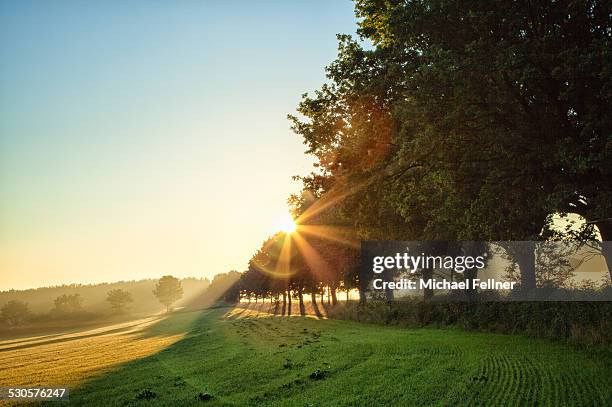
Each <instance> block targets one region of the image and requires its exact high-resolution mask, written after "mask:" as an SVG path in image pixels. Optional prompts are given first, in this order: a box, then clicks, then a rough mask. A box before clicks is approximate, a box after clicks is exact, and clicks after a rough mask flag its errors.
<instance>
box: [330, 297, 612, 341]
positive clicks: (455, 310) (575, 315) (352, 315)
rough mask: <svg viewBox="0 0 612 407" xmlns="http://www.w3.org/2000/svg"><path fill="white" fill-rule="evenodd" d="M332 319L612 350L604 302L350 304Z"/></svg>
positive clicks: (610, 313)
mask: <svg viewBox="0 0 612 407" xmlns="http://www.w3.org/2000/svg"><path fill="white" fill-rule="evenodd" d="M330 316H331V317H334V318H339V319H350V320H356V321H360V322H367V323H377V324H387V325H400V326H405V327H423V326H437V327H445V326H457V327H461V328H465V329H473V330H480V331H488V332H496V333H506V334H523V335H529V336H532V337H538V338H547V339H551V340H558V341H567V342H570V343H573V344H577V345H581V346H585V345H586V346H589V345H597V346H604V347H610V346H612V335H611V334H612V304H610V303H609V302H606V301H601V302H579V301H574V302H554V301H550V302H518V301H517V302H501V301H491V302H447V301H415V300H410V301H398V302H394V303H391V304H388V303H384V302H375V301H372V302H370V303H368V304H365V305H364V304H355V303H348V304H346V305H342V306H340V307H337V308H334V309H332V310H331V311H330Z"/></svg>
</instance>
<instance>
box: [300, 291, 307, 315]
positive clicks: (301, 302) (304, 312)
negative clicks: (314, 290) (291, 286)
mask: <svg viewBox="0 0 612 407" xmlns="http://www.w3.org/2000/svg"><path fill="white" fill-rule="evenodd" d="M298 299H299V302H300V315H304V314H306V307H304V293H303V292H302V287H300V288H299V289H298Z"/></svg>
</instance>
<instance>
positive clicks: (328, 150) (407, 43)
mask: <svg viewBox="0 0 612 407" xmlns="http://www.w3.org/2000/svg"><path fill="white" fill-rule="evenodd" d="M356 12H357V16H358V17H359V18H360V22H359V27H360V28H359V34H360V36H361V37H362V38H363V39H367V40H370V41H371V42H372V43H373V45H374V46H373V47H372V48H369V49H364V48H363V47H362V46H361V45H360V44H359V43H358V42H356V41H355V40H353V39H352V38H351V37H350V36H346V35H341V36H339V37H338V38H339V48H338V56H337V58H336V60H335V61H333V62H332V63H331V64H330V65H329V66H328V67H327V77H328V79H329V82H328V83H326V84H325V85H323V86H322V87H321V88H320V89H319V90H317V91H315V92H314V94H312V95H308V94H305V95H303V99H302V101H301V102H300V104H299V106H298V109H297V110H298V113H299V117H298V116H289V118H290V120H291V121H292V128H293V130H294V131H295V132H296V133H297V134H298V135H299V136H301V137H302V139H303V141H304V143H305V144H306V145H307V146H308V150H307V152H308V153H309V154H312V155H313V156H314V157H315V159H316V160H317V163H316V166H317V167H318V169H319V172H318V173H313V174H311V175H310V176H306V177H301V179H302V181H303V183H304V188H305V190H306V191H310V192H312V193H313V195H314V197H315V198H316V199H317V200H320V201H325V200H326V199H327V200H334V199H333V198H330V197H329V196H330V195H332V196H334V195H335V196H338V195H344V196H343V198H342V199H341V200H338V201H337V202H336V201H334V211H335V215H334V217H335V218H336V219H337V220H341V221H342V222H344V223H345V224H348V225H351V226H353V227H354V228H355V232H356V236H357V237H359V238H361V239H380V240H494V241H500V240H540V239H546V238H550V237H551V236H550V235H549V231H550V225H551V222H552V220H551V219H552V215H553V214H555V213H561V214H566V213H568V212H574V213H578V214H580V215H582V216H583V217H584V218H586V220H587V221H588V222H587V223H585V224H584V226H583V230H581V231H580V233H577V234H576V233H574V234H571V236H570V237H573V238H579V239H592V238H593V236H594V235H593V228H594V226H595V225H596V226H597V227H598V229H599V232H600V233H601V235H602V237H603V239H604V240H611V239H612V226H611V225H612V223H610V219H611V218H612V191H610V188H609V186H608V184H609V181H608V180H609V179H610V178H612V174H611V173H610V171H611V170H610V169H611V168H612V150H611V149H610V147H611V146H612V138H611V137H612V118H611V115H610V109H609V106H610V105H611V102H612V101H611V100H610V99H611V97H612V92H611V91H610V89H611V83H612V82H611V77H612V76H611V73H612V62H611V61H612V58H610V49H612V46H611V45H612V44H611V41H612V39H611V37H610V30H611V29H612V27H611V21H610V19H609V13H608V10H607V7H606V6H605V3H603V2H599V1H596V0H591V1H584V2H571V1H561V2H555V3H554V4H552V3H534V4H528V5H523V4H518V3H507V2H469V3H467V4H464V5H462V6H461V7H458V6H457V5H456V4H455V3H452V2H446V1H441V0H419V1H410V2H387V1H384V2H381V1H376V0H359V1H357V2H356ZM292 202H293V203H301V202H300V201H299V199H296V198H295V197H294V198H293V199H292ZM559 237H562V236H556V238H559ZM603 254H604V256H605V257H606V259H607V261H608V263H609V264H612V249H609V248H608V249H607V250H606V249H605V248H604V250H603ZM516 255H517V259H516V260H517V262H518V263H523V264H522V265H521V268H522V273H521V277H522V287H523V288H524V289H525V290H529V289H532V288H533V287H534V286H535V277H534V275H533V274H534V271H533V267H530V263H533V253H531V254H527V253H517V254H516ZM530 258H531V259H530ZM609 268H610V269H611V270H612V267H609ZM611 273H612V271H611ZM611 275H612V274H611Z"/></svg>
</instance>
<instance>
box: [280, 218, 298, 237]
mask: <svg viewBox="0 0 612 407" xmlns="http://www.w3.org/2000/svg"><path fill="white" fill-rule="evenodd" d="M296 228H297V225H296V224H295V221H294V220H293V218H292V217H291V215H289V214H288V213H287V214H285V215H283V216H281V217H280V218H279V220H278V225H277V229H278V230H281V231H283V232H285V233H293V232H295V229H296Z"/></svg>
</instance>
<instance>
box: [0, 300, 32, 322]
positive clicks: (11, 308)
mask: <svg viewBox="0 0 612 407" xmlns="http://www.w3.org/2000/svg"><path fill="white" fill-rule="evenodd" d="M0 316H1V317H2V320H4V321H5V322H6V324H7V325H8V326H10V327H13V326H17V325H21V324H23V323H24V322H25V321H26V320H27V318H28V317H29V316H30V310H29V308H28V303H26V302H23V301H17V300H11V301H9V302H7V303H6V304H4V305H3V306H2V309H0Z"/></svg>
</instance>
